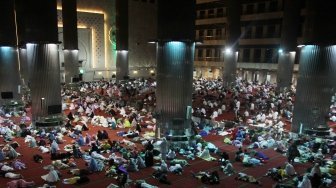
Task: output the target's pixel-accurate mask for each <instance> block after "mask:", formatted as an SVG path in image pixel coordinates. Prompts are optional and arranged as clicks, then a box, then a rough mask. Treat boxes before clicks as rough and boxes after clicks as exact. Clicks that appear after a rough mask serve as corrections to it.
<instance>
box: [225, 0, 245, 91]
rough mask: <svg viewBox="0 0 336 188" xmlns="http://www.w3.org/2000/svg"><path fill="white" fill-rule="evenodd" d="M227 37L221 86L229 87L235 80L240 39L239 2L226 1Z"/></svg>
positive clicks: (236, 0) (238, 0)
mask: <svg viewBox="0 0 336 188" xmlns="http://www.w3.org/2000/svg"><path fill="white" fill-rule="evenodd" d="M227 5H228V6H227V35H226V44H225V50H224V69H223V84H224V86H228V85H230V84H231V83H232V82H234V81H235V80H236V71H237V60H238V45H239V38H240V30H241V28H240V11H241V3H240V0H228V4H227Z"/></svg>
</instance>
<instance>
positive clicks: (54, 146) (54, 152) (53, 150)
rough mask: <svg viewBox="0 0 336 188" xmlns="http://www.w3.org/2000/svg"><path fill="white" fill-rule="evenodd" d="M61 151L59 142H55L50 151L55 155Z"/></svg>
mask: <svg viewBox="0 0 336 188" xmlns="http://www.w3.org/2000/svg"><path fill="white" fill-rule="evenodd" d="M58 150H59V147H58V144H57V142H56V141H55V140H54V141H53V142H52V143H51V149H50V153H51V154H52V155H53V154H57V152H58Z"/></svg>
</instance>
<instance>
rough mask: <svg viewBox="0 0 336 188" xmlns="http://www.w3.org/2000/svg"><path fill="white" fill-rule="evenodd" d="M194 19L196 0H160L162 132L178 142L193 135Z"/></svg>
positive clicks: (159, 103)
mask: <svg viewBox="0 0 336 188" xmlns="http://www.w3.org/2000/svg"><path fill="white" fill-rule="evenodd" d="M172 12H173V14H172ZM194 19H195V1H194V0H183V1H180V0H170V1H166V0H159V1H158V38H159V41H158V43H157V89H156V98H157V105H156V111H157V112H158V113H159V114H160V115H159V118H158V122H159V124H158V126H159V127H160V128H161V132H162V133H163V134H164V135H165V136H166V137H167V140H170V141H174V142H179V141H185V142H186V141H188V138H189V137H190V136H191V130H190V126H191V105H192V100H191V97H192V80H193V64H194V63H193V62H194V51H195V43H194V39H195V32H194V28H195V25H194Z"/></svg>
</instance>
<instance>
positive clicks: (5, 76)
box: [0, 0, 20, 104]
mask: <svg viewBox="0 0 336 188" xmlns="http://www.w3.org/2000/svg"><path fill="white" fill-rule="evenodd" d="M0 24H1V27H0V82H1V83H0V92H1V93H0V94H1V95H0V104H1V103H3V102H5V100H13V99H14V100H18V99H19V98H20V97H19V93H18V87H19V85H20V74H19V62H18V51H17V48H16V44H17V39H16V27H15V16H14V0H8V1H0Z"/></svg>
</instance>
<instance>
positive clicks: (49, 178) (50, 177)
mask: <svg viewBox="0 0 336 188" xmlns="http://www.w3.org/2000/svg"><path fill="white" fill-rule="evenodd" d="M46 169H49V173H48V174H46V175H43V176H41V178H42V179H43V180H44V181H46V182H48V183H54V182H57V181H59V180H60V178H59V176H58V173H57V171H56V170H55V169H54V167H53V166H51V165H50V166H48V167H47V168H46Z"/></svg>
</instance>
